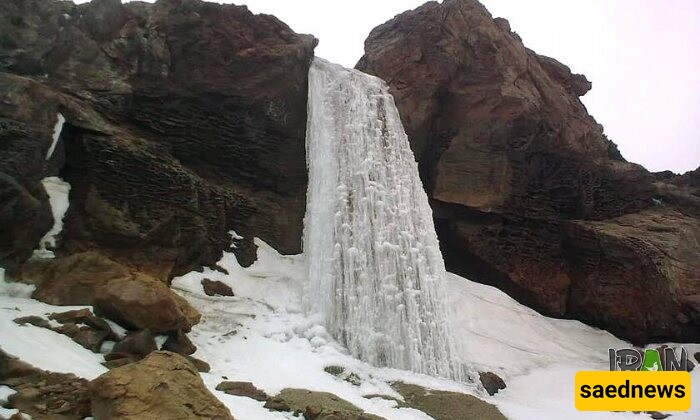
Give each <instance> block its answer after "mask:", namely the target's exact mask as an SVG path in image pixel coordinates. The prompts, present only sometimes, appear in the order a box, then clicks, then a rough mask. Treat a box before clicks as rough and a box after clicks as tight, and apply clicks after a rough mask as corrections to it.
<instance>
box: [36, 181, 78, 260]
mask: <svg viewBox="0 0 700 420" xmlns="http://www.w3.org/2000/svg"><path fill="white" fill-rule="evenodd" d="M41 183H42V184H43V185H44V189H45V190H46V193H47V194H48V195H49V204H51V213H52V214H53V227H52V228H51V230H49V231H48V232H46V234H45V235H44V237H43V238H41V241H39V249H37V250H35V251H34V256H35V257H38V258H53V257H54V253H53V251H51V250H50V249H48V248H53V247H55V246H56V235H58V234H59V233H61V230H63V216H64V215H65V214H66V211H68V205H69V203H68V193H69V192H70V184H69V183H67V182H65V181H63V180H62V179H61V178H59V177H55V176H51V177H47V178H44V179H42V180H41Z"/></svg>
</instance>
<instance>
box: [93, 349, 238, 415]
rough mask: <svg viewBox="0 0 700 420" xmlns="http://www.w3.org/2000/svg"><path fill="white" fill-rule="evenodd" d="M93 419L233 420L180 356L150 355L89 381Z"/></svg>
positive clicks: (189, 364)
mask: <svg viewBox="0 0 700 420" xmlns="http://www.w3.org/2000/svg"><path fill="white" fill-rule="evenodd" d="M90 399H91V403H92V415H93V416H94V417H95V418H97V419H105V420H108V419H125V420H127V419H134V420H136V419H144V420H151V419H153V420H156V419H211V420H230V419H233V417H232V416H231V413H230V412H229V410H228V409H227V408H226V407H225V406H224V405H223V404H222V403H221V402H220V401H219V400H217V399H216V398H215V397H214V396H213V395H212V394H211V392H209V390H207V388H206V387H205V386H204V382H202V379H201V378H200V376H199V373H197V370H196V369H195V368H194V366H192V364H191V363H190V362H188V361H187V359H185V358H184V357H183V356H180V355H178V354H176V353H170V352H163V351H159V352H154V353H151V354H150V355H149V356H148V357H146V358H145V359H143V360H142V361H140V362H136V363H131V364H128V365H126V366H122V367H118V368H115V369H112V370H110V371H109V372H107V373H105V374H103V375H102V376H100V377H98V378H97V379H95V380H93V381H92V382H90Z"/></svg>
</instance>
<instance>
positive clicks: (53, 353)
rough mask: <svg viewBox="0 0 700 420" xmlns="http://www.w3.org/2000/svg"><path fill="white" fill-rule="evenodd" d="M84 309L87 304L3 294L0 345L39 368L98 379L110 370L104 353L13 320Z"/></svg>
mask: <svg viewBox="0 0 700 420" xmlns="http://www.w3.org/2000/svg"><path fill="white" fill-rule="evenodd" d="M83 308H86V307H85V306H53V305H48V304H45V303H41V302H39V301H36V300H33V299H26V298H17V297H11V296H0V337H2V341H0V348H2V350H3V351H5V352H7V353H8V354H10V355H12V356H15V357H18V358H20V359H21V360H23V361H25V362H27V363H29V364H31V365H33V366H35V367H37V368H39V369H44V370H48V371H52V372H62V373H73V374H75V375H77V376H80V377H82V378H86V379H93V378H96V377H97V376H99V375H101V374H102V373H104V372H106V371H107V368H105V367H104V366H102V365H101V364H100V363H101V362H103V361H104V358H103V357H102V355H101V354H95V353H93V352H91V351H90V350H87V349H85V348H83V347H81V346H80V345H79V344H77V343H76V342H74V341H73V340H71V339H70V338H68V337H67V336H65V335H63V334H58V333H55V332H53V331H50V330H47V329H45V328H39V327H35V326H33V325H24V326H20V325H18V324H16V323H15V322H13V319H15V318H18V317H23V316H29V315H37V316H41V317H46V315H47V314H50V313H52V312H64V311H69V310H73V309H83ZM8 338H9V339H8Z"/></svg>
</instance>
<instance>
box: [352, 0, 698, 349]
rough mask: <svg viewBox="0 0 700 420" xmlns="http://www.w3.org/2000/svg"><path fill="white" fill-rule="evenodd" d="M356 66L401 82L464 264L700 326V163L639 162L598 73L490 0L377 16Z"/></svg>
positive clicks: (620, 312) (511, 286)
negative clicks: (586, 99)
mask: <svg viewBox="0 0 700 420" xmlns="http://www.w3.org/2000/svg"><path fill="white" fill-rule="evenodd" d="M357 67H358V68H359V69H360V70H363V71H365V72H369V73H371V74H375V75H377V76H379V77H381V78H383V79H384V80H386V81H387V82H388V83H389V85H390V86H391V91H392V93H393V95H394V97H395V100H396V103H397V105H398V108H399V111H400V113H401V117H402V120H403V123H404V126H405V129H406V131H407V133H408V135H409V138H410V140H411V146H412V148H413V150H414V152H415V155H416V158H417V159H418V161H419V167H420V171H421V178H422V180H423V183H424V185H425V186H426V189H427V190H428V193H429V195H430V197H431V199H432V206H433V210H434V212H435V217H436V225H437V228H438V235H439V236H440V240H441V243H442V246H443V253H444V254H445V257H446V263H447V265H448V268H449V269H451V270H452V271H456V272H458V273H460V274H463V275H466V276H468V277H470V278H472V279H474V280H477V281H481V282H484V283H489V284H493V285H496V286H498V287H500V288H501V289H503V290H505V291H507V292H508V293H510V294H511V295H512V296H514V297H516V298H517V299H519V300H520V301H522V302H524V303H527V304H529V305H530V306H533V307H535V308H536V309H538V310H540V311H541V312H543V313H545V314H547V315H552V316H558V317H573V318H578V319H582V320H585V321H587V322H589V323H591V324H594V325H597V326H600V327H604V328H607V329H609V330H610V331H612V332H614V333H616V334H618V335H620V336H622V337H624V338H628V339H631V340H634V341H636V342H644V341H654V340H678V341H691V340H698V339H700V324H699V323H698V315H699V313H698V310H697V309H695V308H694V306H693V305H692V303H688V302H691V301H692V296H693V295H697V294H698V293H699V292H700V260H699V259H698V258H697V256H698V255H700V240H699V238H700V220H699V219H698V217H699V216H700V213H699V210H700V194H699V193H698V191H699V189H698V175H697V172H698V171H696V173H689V174H687V175H685V176H683V177H676V176H674V175H673V174H667V173H664V174H650V173H649V172H647V171H646V170H644V168H642V167H640V166H638V165H635V164H632V163H628V162H626V161H625V160H624V159H623V158H622V156H621V155H620V153H619V152H618V151H617V147H616V146H615V145H614V144H613V143H612V142H610V141H608V139H607V138H606V137H605V135H604V134H603V129H602V127H601V126H600V125H599V124H597V123H596V122H595V120H594V119H593V118H592V117H591V116H590V115H588V113H587V111H586V109H585V107H584V106H583V104H582V103H581V102H580V100H579V98H578V97H579V96H580V95H583V94H584V93H585V92H586V91H587V90H589V89H590V87H591V84H590V83H589V82H588V81H587V80H586V78H585V77H584V76H581V75H576V74H572V73H571V71H570V70H569V69H568V67H566V66H564V65H563V64H561V63H559V62H558V61H556V60H554V59H552V58H548V57H544V56H541V55H538V54H536V53H534V52H533V51H531V50H529V49H527V48H526V47H525V46H524V45H523V43H522V41H521V40H520V37H519V36H517V34H515V33H513V32H511V30H510V27H509V24H508V22H507V21H506V20H505V19H501V18H497V19H492V17H491V15H490V14H489V13H488V11H487V10H486V9H485V8H484V7H483V6H482V5H481V4H479V3H478V2H476V1H475V0H445V1H444V2H443V3H442V4H438V3H436V2H430V3H427V4H425V5H423V6H421V7H419V8H417V9H415V10H413V11H409V12H406V13H403V14H401V15H398V16H397V17H395V18H394V19H393V20H391V21H389V22H387V23H385V24H383V25H381V26H379V27H377V28H375V29H374V30H373V31H372V32H371V34H370V35H369V38H368V39H367V41H366V42H365V55H364V57H363V58H362V59H361V60H360V62H359V63H358V65H357ZM688 299H690V300H688Z"/></svg>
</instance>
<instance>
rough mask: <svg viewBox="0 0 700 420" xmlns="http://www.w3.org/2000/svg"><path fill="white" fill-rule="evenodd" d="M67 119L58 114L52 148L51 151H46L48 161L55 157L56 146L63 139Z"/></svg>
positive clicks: (50, 147)
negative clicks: (62, 133) (62, 132)
mask: <svg viewBox="0 0 700 420" xmlns="http://www.w3.org/2000/svg"><path fill="white" fill-rule="evenodd" d="M65 122H66V119H65V118H64V117H63V115H61V113H60V112H59V113H58V114H56V125H55V126H54V127H53V137H52V138H51V146H49V150H47V151H46V160H49V159H50V158H51V156H53V152H54V150H56V145H57V144H58V139H59V138H60V137H61V131H63V124H64V123H65Z"/></svg>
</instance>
